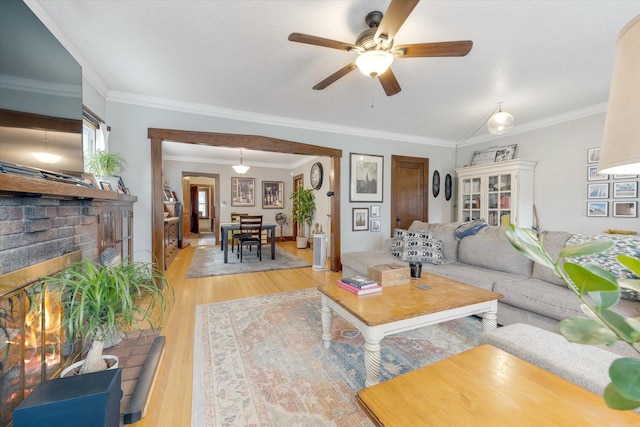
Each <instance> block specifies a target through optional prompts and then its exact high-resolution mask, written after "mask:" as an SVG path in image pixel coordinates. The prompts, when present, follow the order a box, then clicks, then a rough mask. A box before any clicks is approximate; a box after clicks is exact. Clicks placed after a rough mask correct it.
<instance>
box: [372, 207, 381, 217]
mask: <svg viewBox="0 0 640 427" xmlns="http://www.w3.org/2000/svg"><path fill="white" fill-rule="evenodd" d="M371 218H380V205H371Z"/></svg>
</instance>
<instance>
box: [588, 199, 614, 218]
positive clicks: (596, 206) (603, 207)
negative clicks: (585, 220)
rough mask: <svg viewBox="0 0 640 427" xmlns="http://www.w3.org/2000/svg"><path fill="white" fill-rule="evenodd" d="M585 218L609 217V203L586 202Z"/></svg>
mask: <svg viewBox="0 0 640 427" xmlns="http://www.w3.org/2000/svg"><path fill="white" fill-rule="evenodd" d="M587 216H609V202H587Z"/></svg>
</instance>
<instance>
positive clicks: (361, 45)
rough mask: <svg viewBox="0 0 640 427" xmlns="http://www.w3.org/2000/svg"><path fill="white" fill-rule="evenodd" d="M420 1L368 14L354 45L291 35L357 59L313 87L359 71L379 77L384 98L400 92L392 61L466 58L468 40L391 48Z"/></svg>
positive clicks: (398, 1) (395, 2) (396, 1)
mask: <svg viewBox="0 0 640 427" xmlns="http://www.w3.org/2000/svg"><path fill="white" fill-rule="evenodd" d="M418 1H419V0H392V1H391V4H390V5H389V8H388V9H387V12H386V14H384V15H383V14H382V12H378V11H374V12H370V13H369V14H367V17H366V18H365V22H366V23H367V26H368V27H369V29H368V30H364V31H363V32H362V33H360V35H359V36H358V37H357V39H356V42H355V43H354V44H351V43H344V42H340V41H336V40H330V39H325V38H322V37H316V36H311V35H308V34H302V33H291V34H290V35H289V40H290V41H293V42H298V43H306V44H312V45H315V46H322V47H329V48H332V49H338V50H344V51H346V52H351V51H355V52H357V53H358V57H357V58H356V60H355V61H353V62H351V63H350V64H349V65H347V66H346V67H343V68H341V69H340V70H338V71H336V72H335V73H333V74H331V75H330V76H329V77H327V78H326V79H324V80H322V81H321V82H320V83H318V84H317V85H315V86H314V87H313V88H314V89H315V90H322V89H324V88H326V87H327V86H329V85H330V84H332V83H334V82H335V81H336V80H338V79H340V78H341V77H344V76H346V75H347V74H349V73H350V72H351V71H353V70H355V69H356V68H359V69H360V71H362V73H363V74H365V75H368V76H371V77H378V80H380V84H381V85H382V88H383V89H384V91H385V93H386V94H387V96H392V95H395V94H396V93H398V92H400V90H401V89H400V84H399V83H398V80H397V79H396V76H395V75H394V74H393V71H391V68H390V65H391V63H392V62H393V60H394V58H424V57H437V56H465V55H466V54H468V53H469V51H470V50H471V47H472V46H473V42H472V41H471V40H462V41H452V42H437V43H418V44H405V45H399V46H394V45H393V42H394V37H395V35H396V33H397V32H398V31H399V30H400V27H401V26H402V24H403V23H404V21H405V20H406V19H407V17H408V16H409V14H410V13H411V12H412V11H413V9H414V8H415V7H416V5H417V4H418Z"/></svg>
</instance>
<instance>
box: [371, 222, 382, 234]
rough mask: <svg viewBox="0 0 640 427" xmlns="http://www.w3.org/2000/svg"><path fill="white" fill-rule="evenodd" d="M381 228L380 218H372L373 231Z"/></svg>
mask: <svg viewBox="0 0 640 427" xmlns="http://www.w3.org/2000/svg"><path fill="white" fill-rule="evenodd" d="M380 229H381V222H380V220H379V219H372V220H371V231H380Z"/></svg>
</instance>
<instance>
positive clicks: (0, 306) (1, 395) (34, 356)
mask: <svg viewBox="0 0 640 427" xmlns="http://www.w3.org/2000/svg"><path fill="white" fill-rule="evenodd" d="M80 257H81V252H79V251H78V252H73V253H70V254H66V255H63V256H61V257H58V258H54V259H52V260H49V261H45V262H43V263H40V264H36V265H33V266H31V267H27V268H24V269H21V270H18V271H14V272H11V273H9V274H6V275H4V276H0V404H1V405H0V406H1V407H2V409H1V410H0V426H2V427H5V426H8V425H10V423H11V419H12V416H11V414H12V412H13V410H14V409H15V407H16V406H18V404H19V403H20V402H22V400H24V398H25V397H26V396H28V395H29V393H31V391H33V389H34V388H35V387H36V386H37V385H38V384H40V383H41V382H42V381H46V380H48V379H51V378H56V377H58V376H59V375H60V372H61V370H62V369H63V368H64V367H65V366H67V365H68V363H70V362H71V361H72V360H71V359H72V358H74V357H75V356H76V353H77V352H76V351H74V348H73V345H72V344H71V343H70V341H68V340H67V337H66V334H65V331H64V328H62V327H61V326H60V325H61V321H62V320H63V316H64V307H63V305H62V303H61V299H60V292H59V291H57V289H56V284H55V283H43V281H41V280H40V277H42V276H47V275H53V274H55V273H57V272H59V271H61V270H62V269H63V268H64V267H66V266H68V265H70V264H71V263H72V262H74V261H77V260H79V259H80Z"/></svg>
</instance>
